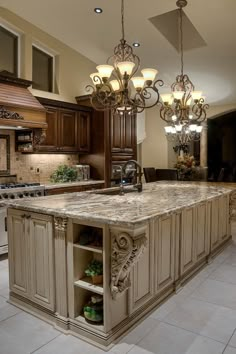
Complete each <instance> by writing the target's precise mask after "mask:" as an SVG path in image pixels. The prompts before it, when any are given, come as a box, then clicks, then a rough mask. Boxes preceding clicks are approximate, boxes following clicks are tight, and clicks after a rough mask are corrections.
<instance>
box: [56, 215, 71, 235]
mask: <svg viewBox="0 0 236 354" xmlns="http://www.w3.org/2000/svg"><path fill="white" fill-rule="evenodd" d="M67 223H68V218H63V217H61V216H55V217H54V226H55V230H57V231H62V232H66V229H67Z"/></svg>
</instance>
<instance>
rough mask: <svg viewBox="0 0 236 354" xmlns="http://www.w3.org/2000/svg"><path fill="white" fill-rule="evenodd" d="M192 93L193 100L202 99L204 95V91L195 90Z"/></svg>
mask: <svg viewBox="0 0 236 354" xmlns="http://www.w3.org/2000/svg"><path fill="white" fill-rule="evenodd" d="M191 95H192V98H193V100H200V98H201V97H202V91H193V92H192V94H191Z"/></svg>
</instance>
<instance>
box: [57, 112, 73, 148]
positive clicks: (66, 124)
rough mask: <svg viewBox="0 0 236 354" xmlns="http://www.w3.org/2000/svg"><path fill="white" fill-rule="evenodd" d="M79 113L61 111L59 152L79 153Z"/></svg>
mask: <svg viewBox="0 0 236 354" xmlns="http://www.w3.org/2000/svg"><path fill="white" fill-rule="evenodd" d="M77 125H78V122H77V113H76V112H73V111H68V110H65V111H64V110H60V111H59V132H58V134H59V150H60V151H63V152H73V151H75V152H76V151H78V146H77V132H78V129H77Z"/></svg>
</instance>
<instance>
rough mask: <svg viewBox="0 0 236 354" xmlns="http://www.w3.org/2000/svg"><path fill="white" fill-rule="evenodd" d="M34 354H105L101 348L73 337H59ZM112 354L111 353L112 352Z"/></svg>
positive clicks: (62, 335)
mask: <svg viewBox="0 0 236 354" xmlns="http://www.w3.org/2000/svg"><path fill="white" fill-rule="evenodd" d="M33 353H34V354H105V353H107V354H108V353H109V352H105V351H103V350H101V349H99V348H96V347H94V346H93V345H90V344H88V343H86V342H84V341H82V340H80V339H79V338H76V337H73V336H70V335H68V336H66V335H64V334H61V335H59V336H58V337H57V338H55V339H53V340H52V341H51V342H49V343H48V344H46V345H44V346H43V347H41V348H39V349H37V350H36V351H34V352H33ZM110 353H111V352H110Z"/></svg>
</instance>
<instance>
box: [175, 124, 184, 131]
mask: <svg viewBox="0 0 236 354" xmlns="http://www.w3.org/2000/svg"><path fill="white" fill-rule="evenodd" d="M182 128H183V126H182V125H181V124H178V125H175V130H176V131H177V132H181V130H182Z"/></svg>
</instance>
